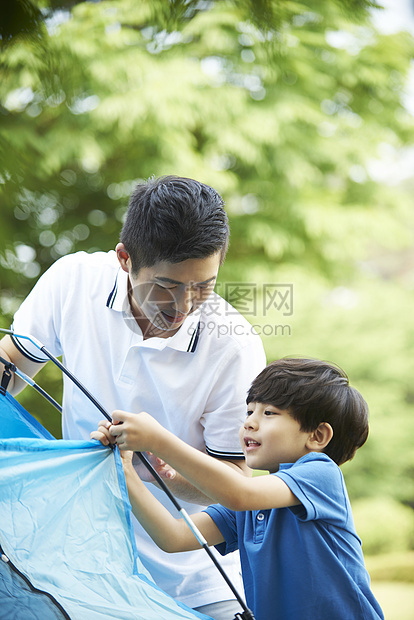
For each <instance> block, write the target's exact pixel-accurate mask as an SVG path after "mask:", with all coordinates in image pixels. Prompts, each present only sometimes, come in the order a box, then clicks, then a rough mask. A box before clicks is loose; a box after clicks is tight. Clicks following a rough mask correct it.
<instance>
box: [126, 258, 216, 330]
mask: <svg viewBox="0 0 414 620" xmlns="http://www.w3.org/2000/svg"><path fill="white" fill-rule="evenodd" d="M127 266H128V273H129V279H130V283H131V290H130V305H131V309H132V312H133V314H134V316H135V318H136V320H137V322H138V324H139V325H140V327H141V329H142V331H143V333H144V334H145V333H146V334H147V336H151V335H156V336H159V337H163V336H164V337H168V336H171V335H173V334H174V333H175V332H176V331H177V330H178V329H179V328H180V327H181V325H182V324H183V322H184V321H185V319H186V318H187V316H188V315H189V314H191V313H193V312H194V311H195V310H197V308H199V307H200V306H201V304H202V303H203V302H204V301H206V299H207V298H208V297H209V295H210V294H211V292H212V291H213V289H214V285H215V283H216V279H217V274H218V270H219V266H220V252H217V253H216V254H213V255H211V256H208V257H207V258H190V259H188V260H185V261H182V262H181V263H169V262H165V261H162V262H159V263H156V264H155V265H153V266H152V267H143V268H142V269H140V270H139V272H138V273H137V274H132V271H131V265H130V259H128V261H127ZM154 328H155V329H154Z"/></svg>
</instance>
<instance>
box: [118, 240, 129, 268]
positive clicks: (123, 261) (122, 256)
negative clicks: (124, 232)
mask: <svg viewBox="0 0 414 620" xmlns="http://www.w3.org/2000/svg"><path fill="white" fill-rule="evenodd" d="M115 251H116V255H117V258H118V261H119V264H120V265H121V268H122V269H123V271H126V272H127V273H129V267H130V265H131V259H130V256H129V254H128V252H127V251H126V249H125V246H124V244H123V243H118V245H117V246H116V248H115Z"/></svg>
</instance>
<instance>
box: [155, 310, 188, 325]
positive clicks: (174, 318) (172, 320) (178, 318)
mask: <svg viewBox="0 0 414 620" xmlns="http://www.w3.org/2000/svg"><path fill="white" fill-rule="evenodd" d="M161 315H162V317H163V318H164V319H165V320H166V321H167V322H168V323H171V324H172V325H174V324H176V323H182V322H183V321H184V319H185V318H186V316H187V315H185V314H180V315H178V316H177V315H175V314H174V316H171V315H170V314H167V313H166V312H163V311H162V312H161Z"/></svg>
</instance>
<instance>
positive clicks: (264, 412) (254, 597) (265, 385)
mask: <svg viewBox="0 0 414 620" xmlns="http://www.w3.org/2000/svg"><path fill="white" fill-rule="evenodd" d="M120 423H122V424H120ZM367 436H368V407H367V405H366V403H365V401H364V399H363V398H362V396H361V395H360V394H359V392H357V390H355V389H354V388H352V387H351V386H350V385H349V382H348V378H347V376H346V375H345V373H344V372H343V371H342V370H341V369H339V368H337V367H335V366H333V365H331V364H328V363H326V362H322V361H318V360H312V359H281V360H278V361H276V362H273V363H271V364H270V365H268V366H267V367H266V368H265V369H264V370H263V371H262V372H261V373H260V374H259V375H258V376H257V378H256V379H255V380H254V381H253V383H252V386H251V388H250V390H249V392H248V396H247V417H246V420H245V423H244V425H243V426H242V428H241V429H240V439H241V444H242V447H243V451H244V454H245V457H246V462H247V465H248V466H249V467H251V468H254V469H259V470H265V471H268V472H269V475H263V476H259V477H254V478H243V477H242V476H237V475H236V474H235V473H234V472H233V471H231V470H230V469H229V468H226V467H223V465H222V464H220V463H217V462H216V461H214V460H213V459H209V458H208V457H207V456H206V455H204V454H201V453H200V452H198V451H196V450H194V449H192V448H191V447H189V446H187V445H186V444H184V443H183V442H182V441H180V440H179V439H178V438H176V437H174V435H172V434H171V433H169V432H168V431H166V430H165V429H163V428H161V427H160V426H159V424H158V423H157V422H155V420H154V419H153V418H151V416H149V415H148V414H146V413H141V414H139V415H135V414H131V413H125V412H119V411H116V412H114V424H113V425H110V424H106V423H103V424H102V425H101V426H100V428H99V429H98V431H96V432H94V433H92V437H93V438H96V439H100V440H101V441H102V443H103V444H104V445H107V444H108V443H109V442H111V443H114V442H115V443H116V444H117V445H118V447H119V448H120V449H121V450H139V451H144V450H150V451H151V452H153V453H154V454H156V455H157V456H158V457H159V458H160V459H163V460H165V461H166V462H167V463H169V465H171V466H172V467H173V468H175V469H177V470H178V471H179V472H180V473H181V474H182V475H184V476H185V477H186V478H188V479H189V480H190V481H191V482H192V484H194V485H195V486H197V487H198V488H199V489H200V490H202V491H203V492H204V493H205V494H207V495H208V496H210V497H213V498H214V499H215V501H217V502H220V505H215V506H210V507H208V508H207V509H206V510H205V511H203V512H201V513H199V514H197V515H193V520H194V522H195V524H196V526H197V527H198V528H199V530H200V531H201V533H202V534H203V536H204V537H205V539H206V540H207V542H208V544H209V545H215V546H217V548H218V550H219V551H220V552H221V553H222V554H225V553H228V552H230V551H233V550H234V549H236V548H238V549H239V550H240V555H241V561H242V573H243V582H244V587H245V592H246V599H247V605H248V606H249V607H250V608H251V609H252V611H253V613H254V614H255V617H256V620H270V619H271V618H280V619H283V620H306V619H309V620H356V619H359V618H364V619H365V620H367V619H370V620H371V619H372V620H374V619H375V620H378V619H380V618H383V614H382V611H381V609H380V607H379V605H378V603H377V601H376V600H375V598H374V596H373V594H372V592H371V590H370V580H369V575H368V573H367V571H366V569H365V566H364V560H363V555H362V550H361V541H360V539H359V538H358V536H357V534H356V531H355V527H354V523H353V518H352V512H351V506H350V503H349V499H348V495H347V492H346V488H345V484H344V480H343V477H342V473H341V471H340V469H339V467H338V465H341V464H343V463H345V462H346V461H348V460H349V459H351V458H352V457H353V456H354V454H355V452H356V450H357V449H358V448H359V447H361V446H362V445H363V444H364V443H365V441H366V439H367ZM124 459H125V474H126V480H127V484H128V490H129V495H130V498H131V504H132V509H133V511H134V513H135V515H136V516H137V518H138V519H139V520H140V522H141V523H142V525H143V526H144V528H145V529H146V530H147V532H148V533H149V534H150V536H151V537H152V538H153V540H154V541H155V542H156V543H157V544H158V545H160V546H161V547H162V548H163V549H164V550H166V551H168V552H173V551H187V550H190V549H194V548H196V547H197V542H196V541H195V539H194V537H193V534H192V533H191V532H190V530H189V529H188V528H187V526H186V525H185V523H184V522H183V521H182V520H179V519H177V520H176V519H174V518H173V517H172V516H171V515H170V514H169V513H166V512H165V511H163V510H162V507H161V506H159V505H158V503H157V502H156V500H155V499H154V498H153V496H152V495H151V493H150V492H149V491H148V490H147V489H146V488H145V487H144V486H143V485H142V483H141V482H140V480H139V478H138V476H137V475H136V473H135V472H134V470H133V469H132V467H131V462H130V456H127V455H124Z"/></svg>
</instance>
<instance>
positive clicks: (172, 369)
mask: <svg viewBox="0 0 414 620" xmlns="http://www.w3.org/2000/svg"><path fill="white" fill-rule="evenodd" d="M127 284H128V275H127V274H126V273H125V272H124V271H122V270H121V269H120V267H119V263H118V260H117V257H116V253H115V252H114V251H111V252H108V253H104V252H96V253H94V254H87V253H85V252H78V253H76V254H72V255H68V256H65V257H63V258H61V259H59V260H58V261H57V262H56V263H55V264H54V265H52V267H50V269H49V270H48V271H47V272H46V273H45V274H44V275H43V276H42V277H41V278H40V279H39V281H38V282H37V284H36V286H35V287H34V289H33V290H32V292H31V293H30V294H29V296H28V297H27V298H26V300H25V301H24V302H23V304H22V305H21V307H20V308H19V310H18V311H17V313H16V315H15V317H14V323H13V329H14V331H15V332H16V333H17V334H18V333H22V334H29V335H31V336H34V337H35V338H36V339H37V340H39V341H40V342H41V343H42V344H43V345H44V346H45V347H46V348H47V349H48V350H49V351H50V352H51V353H52V354H53V355H55V356H60V355H62V356H63V357H62V362H63V364H64V365H65V366H66V367H67V368H69V370H71V371H72V372H73V373H74V374H75V375H76V377H77V378H78V379H79V380H80V381H81V382H82V383H83V384H84V385H85V386H86V387H87V388H88V389H89V390H90V392H91V393H92V394H93V395H94V396H95V397H96V398H97V400H98V401H99V402H101V404H102V405H103V406H104V407H105V408H106V410H107V411H109V413H111V412H112V411H113V410H114V409H124V410H126V411H136V412H140V411H148V412H149V413H150V414H151V415H153V416H154V417H155V418H156V419H157V420H158V421H159V422H160V423H161V424H162V425H163V426H164V427H165V428H167V429H169V430H170V431H172V432H173V433H174V434H175V435H177V436H178V437H180V438H181V439H183V440H184V441H185V442H187V443H188V444H190V445H192V446H194V447H196V448H198V449H199V450H202V451H207V452H208V453H210V454H211V455H212V456H216V457H219V458H227V459H237V458H243V455H242V452H241V447H240V443H239V437H238V431H239V428H240V425H241V424H242V422H243V420H244V418H245V413H246V405H245V399H246V393H247V390H248V388H249V386H250V384H251V382H252V380H253V379H254V377H255V376H256V375H257V374H258V373H259V372H260V371H261V370H262V368H263V367H264V366H265V363H266V360H265V354H264V350H263V345H262V342H261V340H260V338H259V336H258V335H257V334H256V333H255V332H254V330H253V329H252V327H251V325H250V324H249V323H248V321H246V320H245V319H244V318H243V317H242V316H241V315H240V314H239V313H237V312H236V311H235V310H234V308H232V307H231V306H230V305H229V304H227V302H225V301H224V300H223V299H222V298H221V297H219V296H218V295H216V294H215V293H212V295H211V296H210V297H209V298H208V299H207V300H206V301H205V302H204V304H203V305H202V306H201V307H200V308H199V309H198V310H197V311H196V312H195V313H193V314H192V315H190V316H189V317H187V319H186V320H185V322H184V323H183V325H182V326H181V328H180V329H179V330H178V332H177V333H176V334H175V335H174V336H172V337H170V338H149V339H147V340H144V339H143V336H142V332H141V330H140V328H139V327H138V325H137V323H136V321H135V320H134V318H133V317H132V314H131V312H130V307H129V302H128V295H127ZM15 344H16V346H18V347H19V349H20V350H21V351H23V352H24V353H25V355H26V356H28V357H30V358H31V359H33V360H36V361H39V362H43V361H46V360H47V359H48V358H46V357H44V356H43V354H42V353H41V352H39V351H38V349H36V348H35V347H34V346H33V345H31V344H30V343H28V341H27V340H20V341H19V340H18V339H15ZM63 380H64V394H63V419H62V432H63V437H64V438H70V439H89V434H90V432H91V431H92V430H95V429H96V428H97V426H98V424H99V422H100V420H102V414H101V413H100V412H99V411H98V409H97V408H96V407H95V406H94V405H93V404H92V403H91V402H90V401H89V400H88V399H87V398H86V397H85V396H84V395H83V394H82V392H81V391H80V390H79V389H78V388H77V387H76V385H74V384H73V382H72V381H70V379H68V378H67V377H66V376H64V377H63ZM149 486H150V489H151V491H152V492H153V493H155V494H156V495H157V497H158V499H159V500H160V501H161V502H162V503H163V504H164V505H165V506H167V508H168V509H169V510H171V512H172V513H173V514H174V512H175V509H174V508H173V507H171V504H170V502H169V500H168V498H166V496H165V494H164V493H163V492H162V491H160V490H158V489H156V488H155V487H154V485H149ZM180 503H181V504H182V505H183V507H185V508H186V510H187V511H188V512H189V514H191V513H194V512H199V511H200V510H201V509H202V506H198V505H195V504H189V503H187V502H184V501H180ZM134 525H135V531H136V537H137V547H138V552H139V554H140V559H141V560H142V562H143V563H144V565H145V566H146V567H147V568H148V570H149V571H150V572H151V574H152V576H153V578H154V579H155V581H156V583H157V584H158V585H159V586H160V587H161V588H162V589H163V590H165V591H166V592H168V593H169V594H171V596H173V597H175V598H178V599H179V600H181V601H182V602H184V603H186V604H187V605H189V606H190V607H191V606H199V605H205V604H208V603H212V602H216V601H219V600H225V599H227V598H231V593H230V590H229V589H228V587H227V586H226V584H225V583H224V581H223V579H222V577H221V576H220V575H219V573H218V571H217V569H216V568H215V567H214V565H213V564H212V562H211V560H210V559H209V558H208V556H207V554H206V553H205V552H204V551H203V550H200V551H194V552H190V553H185V554H172V555H171V554H166V553H164V552H162V551H161V550H159V549H158V548H157V547H156V546H155V545H154V543H153V542H152V541H151V540H150V539H149V537H148V536H147V534H146V533H145V532H144V531H143V529H142V528H141V526H140V525H139V524H138V522H136V521H135V524H134ZM220 562H221V564H222V565H223V566H224V568H225V569H226V570H227V571H228V573H229V576H230V578H233V579H235V580H237V573H238V567H237V563H235V562H234V561H233V560H232V558H227V557H226V558H220Z"/></svg>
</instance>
